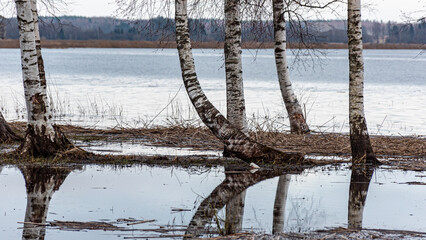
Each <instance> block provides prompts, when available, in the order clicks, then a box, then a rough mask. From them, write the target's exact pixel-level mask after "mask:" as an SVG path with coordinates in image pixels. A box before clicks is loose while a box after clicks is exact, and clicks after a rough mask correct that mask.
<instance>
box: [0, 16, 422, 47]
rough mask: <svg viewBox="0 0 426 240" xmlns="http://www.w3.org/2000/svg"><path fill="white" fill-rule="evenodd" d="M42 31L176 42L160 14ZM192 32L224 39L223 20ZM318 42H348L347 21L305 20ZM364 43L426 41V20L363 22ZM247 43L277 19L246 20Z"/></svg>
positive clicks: (8, 28) (170, 22)
mask: <svg viewBox="0 0 426 240" xmlns="http://www.w3.org/2000/svg"><path fill="white" fill-rule="evenodd" d="M40 22H41V23H42V24H41V25H40V34H41V38H42V39H49V40H98V39H99V40H143V41H174V39H175V25H174V24H175V23H174V19H169V18H163V17H156V18H152V19H149V20H138V21H128V20H120V19H115V18H107V17H75V16H65V17H58V18H54V17H41V18H40ZM189 24H190V32H191V37H192V39H193V40H194V41H218V42H221V41H223V39H224V35H225V27H224V21H223V20H217V19H190V20H189ZM305 25H306V26H305V27H306V28H309V31H310V33H311V35H312V36H313V37H314V39H313V41H315V42H330V43H331V42H332V43H347V41H348V39H347V30H346V26H347V23H346V21H339V20H329V21H326V20H321V21H309V22H307V23H305ZM287 29H288V36H287V38H288V41H289V42H296V41H298V40H299V39H298V37H299V35H298V33H297V32H293V31H292V26H291V25H288V26H287ZM362 31H363V42H364V43H417V44H425V43H426V21H425V20H422V21H420V22H418V23H394V22H386V23H384V22H377V21H364V22H363V30H362ZM1 38H10V39H18V38H19V33H18V27H17V20H16V19H5V18H3V17H1V16H0V39H1ZM242 40H243V42H248V41H257V42H273V41H274V36H273V22H272V21H266V22H263V23H253V22H247V21H245V22H243V23H242Z"/></svg>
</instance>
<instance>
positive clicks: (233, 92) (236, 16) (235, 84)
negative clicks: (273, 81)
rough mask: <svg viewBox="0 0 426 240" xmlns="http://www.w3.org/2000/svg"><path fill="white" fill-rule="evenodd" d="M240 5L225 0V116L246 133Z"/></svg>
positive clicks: (231, 0)
mask: <svg viewBox="0 0 426 240" xmlns="http://www.w3.org/2000/svg"><path fill="white" fill-rule="evenodd" d="M240 6H241V4H240V0H225V45H224V51H225V71H226V109H227V116H226V118H227V119H228V121H229V122H230V123H231V124H232V125H234V126H235V127H236V128H238V130H240V131H241V132H243V133H244V134H246V135H248V129H247V120H246V106H245V103H244V87H243V66H242V62H241V53H242V50H241V14H240Z"/></svg>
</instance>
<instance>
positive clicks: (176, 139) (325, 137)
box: [11, 122, 426, 158]
mask: <svg viewBox="0 0 426 240" xmlns="http://www.w3.org/2000/svg"><path fill="white" fill-rule="evenodd" d="M11 126H12V127H13V128H14V129H16V130H17V131H18V132H20V133H21V134H23V132H24V131H25V123H18V122H15V123H12V124H11ZM61 129H62V130H63V132H64V133H65V134H66V135H68V136H69V137H70V138H72V139H78V140H83V141H102V140H121V141H126V140H132V139H141V140H144V141H146V142H148V143H149V144H151V145H155V146H170V147H189V148H194V149H201V150H203V149H205V150H207V149H209V150H221V149H223V145H222V143H220V142H219V141H218V140H217V138H216V137H215V136H214V135H213V134H212V133H211V132H210V131H209V130H208V129H207V128H204V127H186V128H184V127H179V126H171V127H156V128H143V129H126V128H125V129H108V130H101V129H87V128H82V127H76V126H70V125H65V126H61ZM251 135H252V138H253V139H255V140H256V141H258V142H261V143H264V144H266V145H269V146H272V147H275V148H278V149H282V150H284V151H288V152H304V153H307V154H318V155H324V156H330V155H350V152H351V149H350V142H349V136H348V135H345V134H339V133H323V134H319V133H313V134H308V135H296V134H290V133H282V132H266V131H261V132H256V133H251ZM371 141H372V145H373V148H374V151H375V152H376V154H377V155H378V156H381V157H384V158H389V157H394V156H398V157H416V158H424V157H425V156H426V139H425V138H420V137H410V136H406V137H393V136H371Z"/></svg>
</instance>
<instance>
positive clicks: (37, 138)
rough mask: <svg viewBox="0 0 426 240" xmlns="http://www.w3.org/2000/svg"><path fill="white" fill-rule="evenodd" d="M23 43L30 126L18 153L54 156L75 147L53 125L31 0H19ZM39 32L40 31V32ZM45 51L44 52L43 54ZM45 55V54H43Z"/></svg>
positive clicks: (22, 51)
mask: <svg viewBox="0 0 426 240" xmlns="http://www.w3.org/2000/svg"><path fill="white" fill-rule="evenodd" d="M15 5H16V11H17V17H18V26H19V42H20V46H21V63H22V76H23V81H24V91H25V102H26V105H27V115H28V129H27V132H26V136H25V139H24V142H23V143H22V145H21V146H20V147H19V148H18V150H17V152H18V153H19V154H21V155H28V156H35V157H39V156H43V157H47V156H52V155H54V154H56V153H58V152H61V151H66V150H68V149H70V148H72V147H73V145H72V144H71V143H70V142H69V141H68V139H67V138H66V137H65V136H64V135H63V134H62V133H61V131H60V130H59V128H58V127H55V126H53V124H52V114H51V113H50V106H49V102H48V99H47V91H46V83H45V80H44V82H43V81H42V80H41V78H40V70H39V69H40V67H39V63H40V61H39V60H38V59H39V58H38V54H37V44H36V40H37V39H39V36H37V37H36V35H39V34H38V30H37V29H38V28H37V29H36V26H35V23H36V22H37V21H38V20H37V19H38V17H37V16H33V11H32V9H33V7H32V2H31V1H30V0H15ZM36 31H37V34H36ZM40 54H41V53H40ZM40 56H41V55H40Z"/></svg>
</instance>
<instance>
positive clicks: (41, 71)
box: [31, 0, 50, 111]
mask: <svg viewBox="0 0 426 240" xmlns="http://www.w3.org/2000/svg"><path fill="white" fill-rule="evenodd" d="M31 11H32V14H33V19H34V34H35V43H36V51H37V63H38V72H39V76H40V82H41V87H42V89H43V91H44V92H45V94H46V96H47V84H46V74H45V72H44V61H43V56H42V55H41V40H40V28H39V24H38V10H37V0H31ZM47 110H48V111H50V108H49V109H47Z"/></svg>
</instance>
